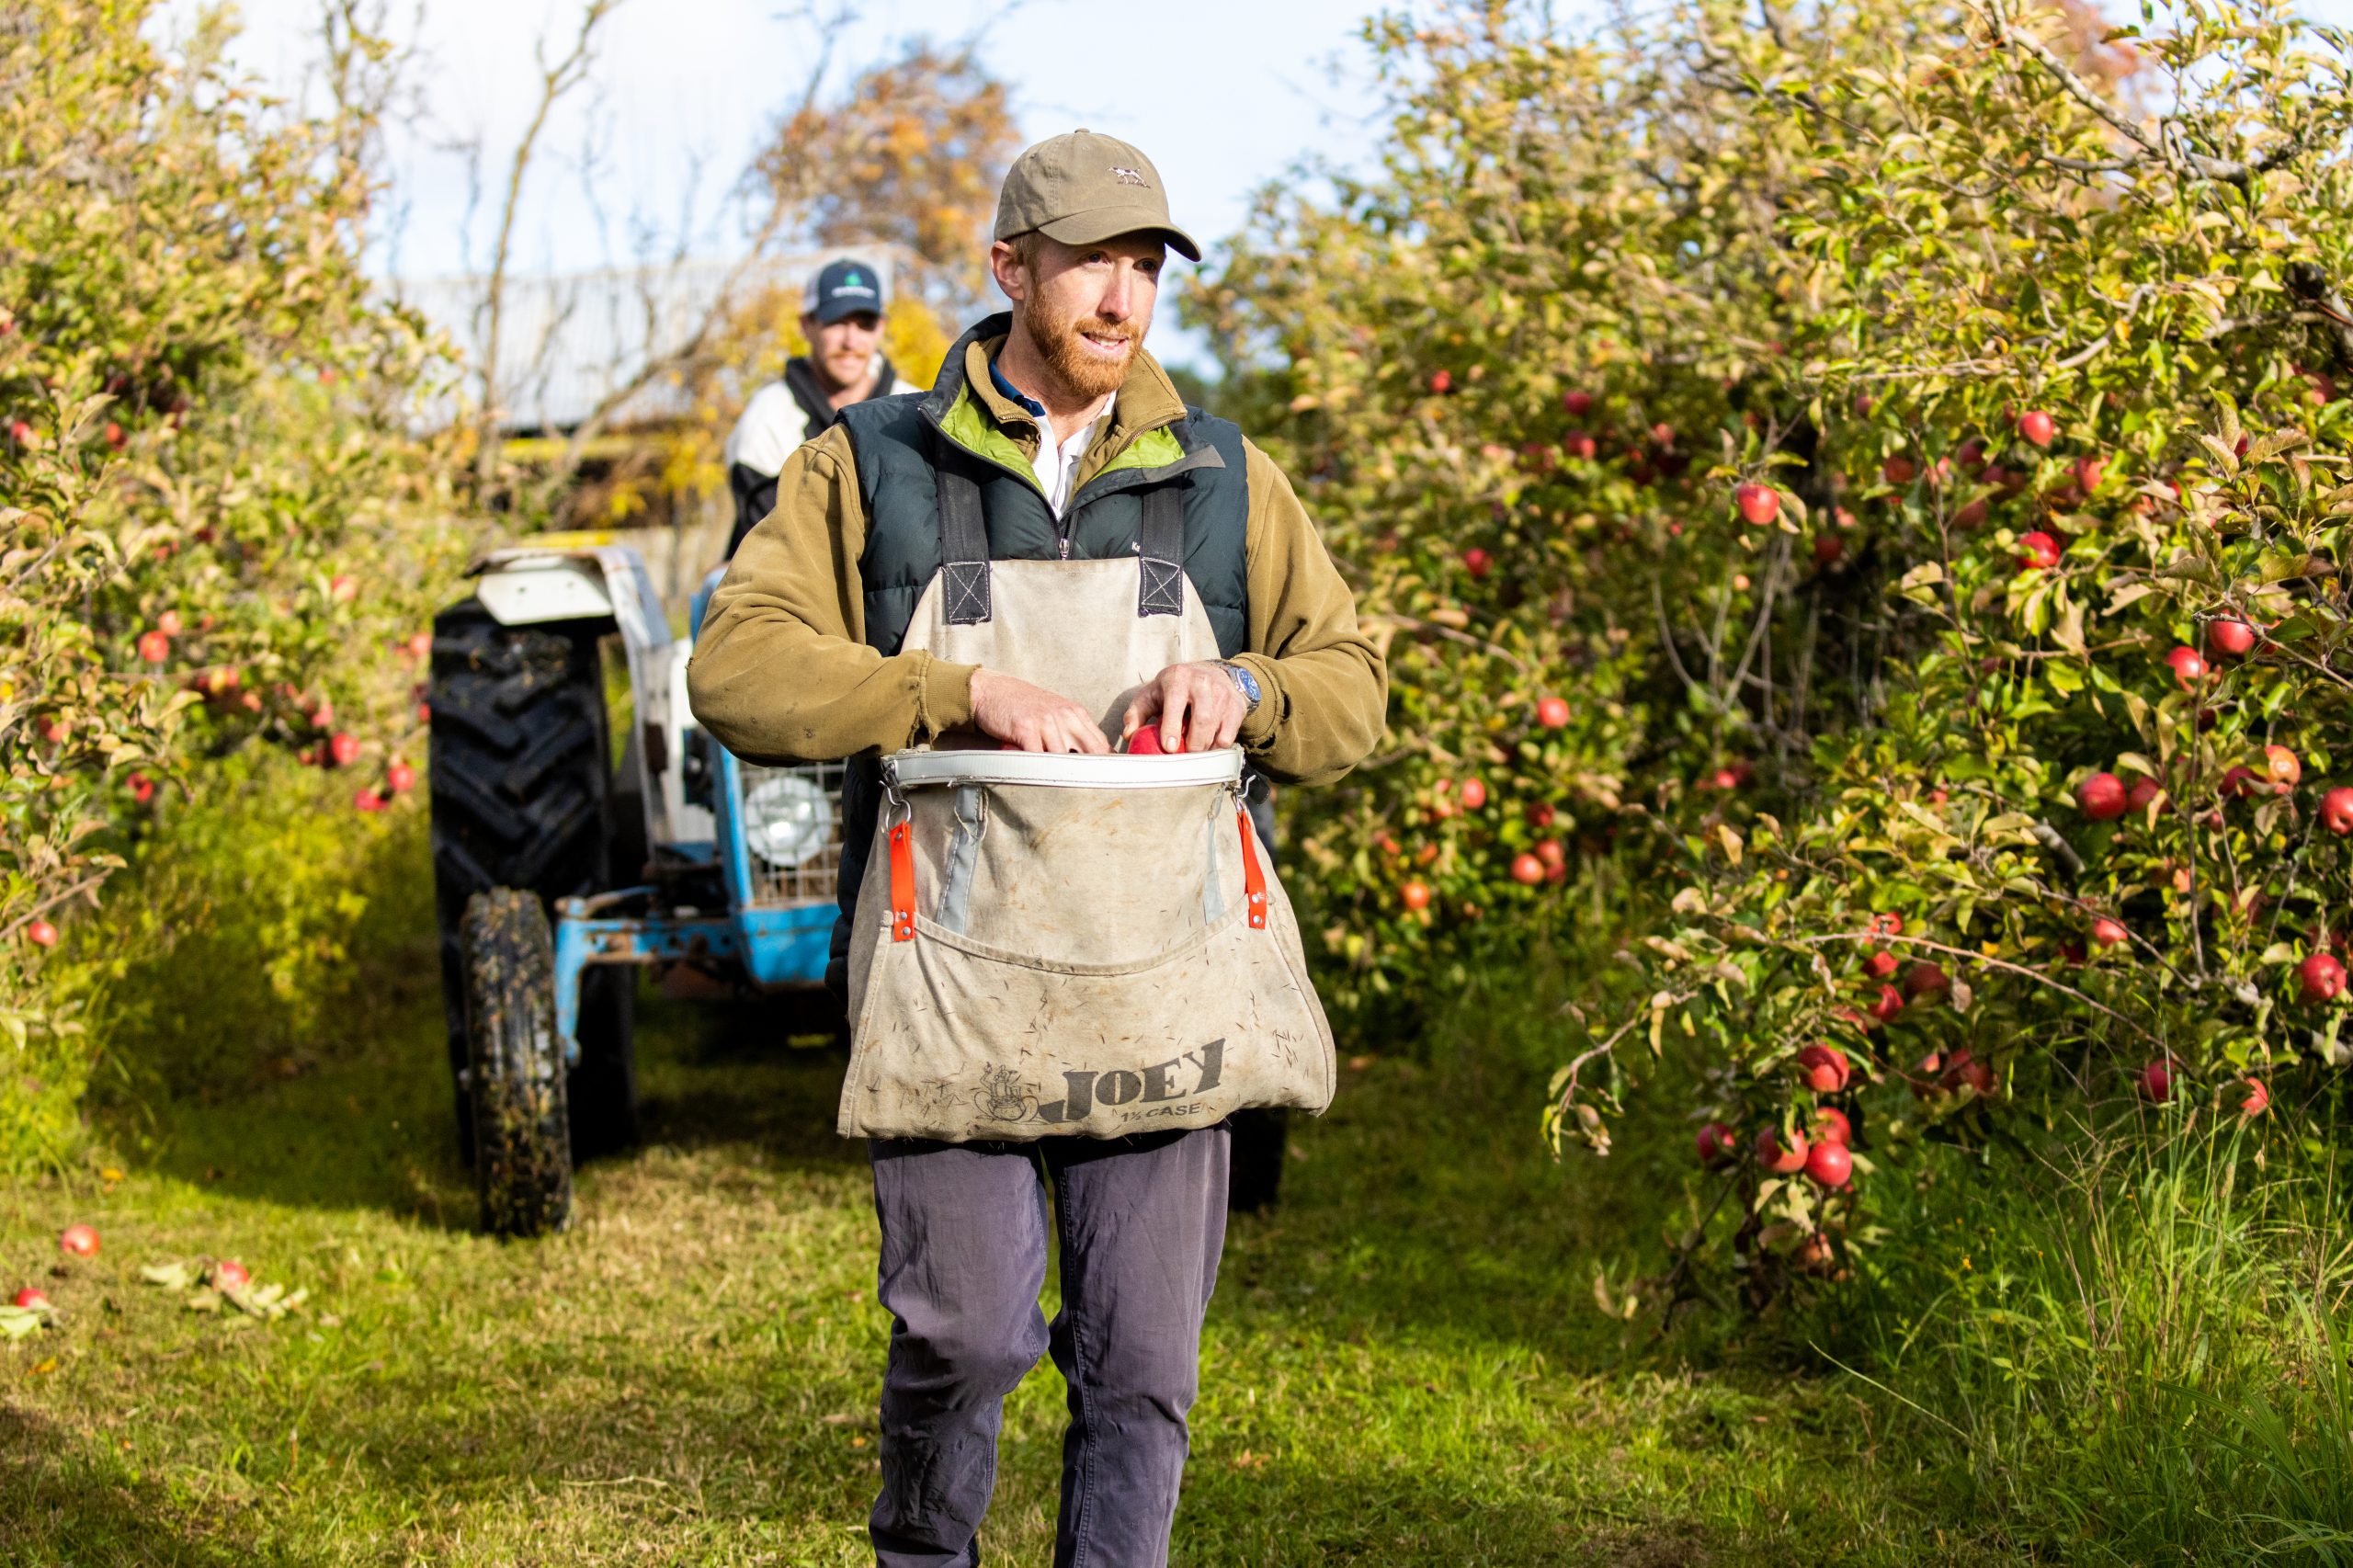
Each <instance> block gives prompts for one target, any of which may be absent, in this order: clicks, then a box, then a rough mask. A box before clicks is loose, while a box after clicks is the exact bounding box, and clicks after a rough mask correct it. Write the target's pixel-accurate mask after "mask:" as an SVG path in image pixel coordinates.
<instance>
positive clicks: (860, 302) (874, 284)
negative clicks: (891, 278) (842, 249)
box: [801, 256, 882, 326]
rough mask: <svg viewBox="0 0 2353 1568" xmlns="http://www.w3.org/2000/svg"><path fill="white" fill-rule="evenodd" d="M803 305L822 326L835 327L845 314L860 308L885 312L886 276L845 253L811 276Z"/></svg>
mask: <svg viewBox="0 0 2353 1568" xmlns="http://www.w3.org/2000/svg"><path fill="white" fill-rule="evenodd" d="M801 308H802V309H803V310H804V311H806V312H808V313H809V314H811V315H813V316H815V317H816V318H817V324H818V325H819V326H831V325H833V324H834V323H835V322H837V321H839V320H841V319H842V318H843V317H844V316H854V315H856V314H858V312H860V311H864V312H866V313H867V314H869V315H876V316H879V315H881V313H882V275H881V273H879V272H877V271H875V270H874V268H872V267H869V266H867V265H866V263H864V262H862V261H853V260H851V259H849V258H848V257H847V256H845V257H843V258H842V259H841V260H839V261H829V262H827V263H826V264H825V265H824V266H823V267H819V268H818V269H817V276H816V277H814V278H811V279H809V292H808V297H807V300H806V301H805V302H804V303H803V304H802V306H801Z"/></svg>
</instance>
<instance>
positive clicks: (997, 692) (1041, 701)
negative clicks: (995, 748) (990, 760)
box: [972, 669, 1111, 753]
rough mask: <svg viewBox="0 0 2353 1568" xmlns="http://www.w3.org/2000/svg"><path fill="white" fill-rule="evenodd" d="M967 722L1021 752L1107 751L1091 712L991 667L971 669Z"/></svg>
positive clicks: (1100, 727) (1101, 728)
mask: <svg viewBox="0 0 2353 1568" xmlns="http://www.w3.org/2000/svg"><path fill="white" fill-rule="evenodd" d="M972 722H973V723H974V724H976V725H978V726H980V729H981V733H983V734H985V735H988V736H990V737H991V738H993V739H995V740H1000V741H1010V742H1011V743H1012V744H1015V745H1017V746H1019V747H1020V748H1021V749H1022V750H1023V751H1054V752H1065V751H1075V752H1097V753H1102V752H1108V751H1109V750H1110V749H1111V743H1110V742H1109V741H1108V740H1106V739H1104V738H1103V726H1102V725H1101V724H1098V723H1097V722H1096V721H1095V715H1093V714H1092V713H1089V712H1088V711H1087V710H1086V709H1084V708H1081V707H1080V706H1079V705H1078V704H1077V703H1075V702H1073V701H1072V700H1071V699H1069V698H1067V697H1062V696H1057V695H1056V694H1055V693H1053V692H1051V691H1048V690H1047V689H1046V688H1045V687H1042V686H1031V685H1030V684H1029V682H1028V681H1026V680H1017V679H1015V678H1014V677H1013V676H1008V675H999V674H998V673H997V672H996V671H995V670H985V669H983V670H974V671H973V672H972Z"/></svg>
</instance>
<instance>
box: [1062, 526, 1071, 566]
mask: <svg viewBox="0 0 2353 1568" xmlns="http://www.w3.org/2000/svg"><path fill="white" fill-rule="evenodd" d="M1069 559H1070V535H1069V534H1068V533H1064V534H1063V560H1064V561H1068V560H1069Z"/></svg>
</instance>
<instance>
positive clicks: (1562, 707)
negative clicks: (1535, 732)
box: [1536, 697, 1569, 730]
mask: <svg viewBox="0 0 2353 1568" xmlns="http://www.w3.org/2000/svg"><path fill="white" fill-rule="evenodd" d="M1536 722H1538V723H1540V724H1541V725H1543V726H1544V727H1545V728H1546V729H1548V730H1560V729H1565V728H1567V727H1568V722H1569V705H1568V702H1567V700H1566V699H1563V698H1558V697H1545V698H1540V699H1537V703H1536Z"/></svg>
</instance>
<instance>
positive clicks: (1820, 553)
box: [1813, 534, 1847, 567]
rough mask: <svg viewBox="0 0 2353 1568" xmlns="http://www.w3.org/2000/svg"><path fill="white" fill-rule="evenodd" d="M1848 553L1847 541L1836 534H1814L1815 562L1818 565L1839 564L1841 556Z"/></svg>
mask: <svg viewBox="0 0 2353 1568" xmlns="http://www.w3.org/2000/svg"><path fill="white" fill-rule="evenodd" d="M1846 553H1847V541H1846V540H1842V539H1840V538H1839V537H1838V536H1837V535H1836V534H1816V535H1814V536H1813V563H1814V564H1815V565H1816V566H1824V567H1828V566H1836V565H1837V564H1838V561H1839V558H1840V557H1841V556H1843V555H1845V554H1846Z"/></svg>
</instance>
